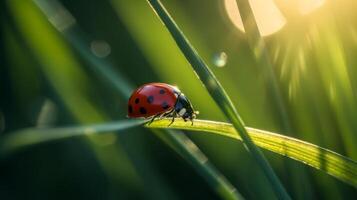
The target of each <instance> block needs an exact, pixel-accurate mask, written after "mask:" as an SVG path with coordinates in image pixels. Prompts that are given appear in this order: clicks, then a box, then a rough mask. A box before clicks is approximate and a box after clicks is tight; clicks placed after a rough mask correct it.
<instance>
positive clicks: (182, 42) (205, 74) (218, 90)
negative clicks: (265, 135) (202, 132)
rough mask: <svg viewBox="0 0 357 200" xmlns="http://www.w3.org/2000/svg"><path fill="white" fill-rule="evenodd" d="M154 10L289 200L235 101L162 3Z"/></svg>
mask: <svg viewBox="0 0 357 200" xmlns="http://www.w3.org/2000/svg"><path fill="white" fill-rule="evenodd" d="M148 2H149V3H150V5H151V6H152V8H153V9H154V10H155V12H156V13H157V14H158V16H159V17H160V19H161V20H162V22H163V23H164V24H165V25H166V27H167V29H168V30H169V32H170V33H171V35H172V37H173V38H174V40H175V41H176V43H177V45H178V47H179V48H180V49H181V51H182V53H183V54H184V55H185V57H186V58H187V60H188V61H189V62H190V63H191V66H192V67H193V69H194V70H195V72H196V73H197V75H198V77H199V78H200V80H201V81H202V82H203V84H204V85H205V87H206V88H207V90H208V92H209V93H210V95H211V96H212V97H213V99H214V100H215V101H216V103H217V104H218V105H220V108H221V109H222V111H223V113H224V114H225V115H226V117H227V118H228V119H229V120H230V121H231V122H232V124H233V126H234V127H235V129H236V130H237V131H238V133H239V135H240V137H241V138H242V140H243V142H244V144H245V145H246V146H247V148H248V150H249V151H250V153H251V154H252V156H253V157H254V158H255V160H256V161H257V162H258V164H259V166H260V167H261V168H262V170H263V172H264V174H265V175H266V177H267V178H268V180H269V181H270V183H271V186H272V188H273V190H274V192H275V193H276V195H277V196H278V197H279V198H280V199H290V196H289V195H288V193H287V192H286V190H285V188H284V187H283V185H282V184H281V183H280V181H279V179H278V177H277V176H276V174H275V172H274V171H273V169H272V167H271V166H270V165H269V163H268V161H267V160H266V158H265V157H264V155H263V154H262V152H261V151H260V150H259V149H258V148H257V147H256V146H255V145H254V143H253V142H252V140H251V138H250V137H249V135H248V133H247V130H245V128H244V122H243V120H242V119H241V117H240V116H239V114H238V112H237V110H236V109H235V107H234V105H233V103H232V101H231V100H230V98H229V97H228V95H227V93H226V92H225V90H224V89H223V87H222V86H221V84H220V83H219V81H218V80H217V79H216V77H215V76H214V74H213V73H212V71H211V70H210V69H209V68H208V66H207V65H206V64H205V63H204V61H203V60H202V59H201V58H200V56H199V55H198V53H197V51H196V50H195V49H194V48H193V47H192V45H191V44H190V43H189V41H188V40H187V39H186V37H185V36H184V34H183V33H182V31H181V30H180V28H179V27H178V26H177V25H176V23H175V22H174V20H173V19H172V18H171V16H170V15H169V13H168V12H167V11H166V9H165V8H164V7H163V5H162V4H161V2H160V1H159V0H148Z"/></svg>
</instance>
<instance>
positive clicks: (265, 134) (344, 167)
mask: <svg viewBox="0 0 357 200" xmlns="http://www.w3.org/2000/svg"><path fill="white" fill-rule="evenodd" d="M170 122H171V119H162V120H157V121H154V122H153V123H152V124H150V125H146V126H147V127H149V128H167V127H168V124H169V123H170ZM170 128H173V129H184V130H191V131H204V132H208V133H214V134H218V135H222V136H226V137H230V138H233V139H236V140H242V138H241V137H239V136H238V135H237V132H236V130H235V128H234V127H233V125H232V124H229V123H223V122H215V121H208V120H195V121H194V124H193V125H192V126H191V123H188V122H184V121H183V120H181V119H178V120H175V123H173V124H172V125H171V126H170ZM246 130H247V131H248V134H249V136H250V137H251V138H252V141H253V142H254V143H255V144H256V145H257V146H259V147H261V148H263V149H266V150H269V151H272V152H274V153H278V154H280V155H283V156H286V157H289V158H291V159H294V160H296V161H299V162H301V163H303V164H306V165H309V166H311V167H313V168H316V169H318V170H321V171H324V172H325V173H327V174H329V175H331V176H333V177H335V178H337V179H339V180H341V181H343V182H345V183H347V184H350V185H352V186H354V187H356V188H357V162H356V161H354V160H351V159H350V158H348V157H345V156H343V155H340V154H338V153H336V152H333V151H331V150H329V149H326V148H322V147H319V146H317V145H314V144H311V143H308V142H305V141H302V140H298V139H295V138H292V137H288V136H284V135H280V134H276V133H272V132H269V131H264V130H259V129H254V128H249V127H246Z"/></svg>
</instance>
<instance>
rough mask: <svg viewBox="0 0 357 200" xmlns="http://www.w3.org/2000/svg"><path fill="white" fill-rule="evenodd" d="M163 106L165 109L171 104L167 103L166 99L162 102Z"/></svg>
mask: <svg viewBox="0 0 357 200" xmlns="http://www.w3.org/2000/svg"><path fill="white" fill-rule="evenodd" d="M161 107H162V108H163V109H168V108H169V107H170V106H169V104H167V102H166V101H164V102H162V104H161Z"/></svg>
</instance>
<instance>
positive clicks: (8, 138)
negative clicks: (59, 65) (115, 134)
mask: <svg viewBox="0 0 357 200" xmlns="http://www.w3.org/2000/svg"><path fill="white" fill-rule="evenodd" d="M145 122H147V120H122V121H116V122H111V123H106V124H96V125H84V126H73V127H61V128H28V129H22V130H19V131H16V132H13V133H8V134H7V135H5V136H3V137H2V138H1V140H0V155H4V154H5V155H6V153H11V152H13V151H14V150H17V149H19V148H22V147H26V146H30V145H35V144H39V143H43V142H48V141H55V140H60V139H66V138H70V137H75V136H81V135H91V134H95V133H102V132H109V131H113V130H115V131H121V130H125V129H129V128H132V127H135V126H139V125H141V124H144V123H145Z"/></svg>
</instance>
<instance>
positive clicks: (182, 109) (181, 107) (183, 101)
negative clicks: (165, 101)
mask: <svg viewBox="0 0 357 200" xmlns="http://www.w3.org/2000/svg"><path fill="white" fill-rule="evenodd" d="M175 111H176V113H177V115H178V116H180V117H182V118H183V119H184V120H185V121H187V120H190V121H192V120H193V119H195V118H196V115H198V111H194V110H193V107H192V104H191V103H190V101H189V100H188V99H187V97H186V96H185V95H184V94H183V93H181V94H180V95H179V96H178V97H177V101H176V104H175Z"/></svg>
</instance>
